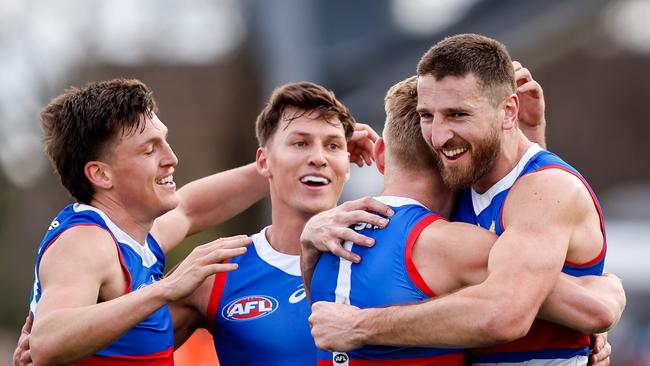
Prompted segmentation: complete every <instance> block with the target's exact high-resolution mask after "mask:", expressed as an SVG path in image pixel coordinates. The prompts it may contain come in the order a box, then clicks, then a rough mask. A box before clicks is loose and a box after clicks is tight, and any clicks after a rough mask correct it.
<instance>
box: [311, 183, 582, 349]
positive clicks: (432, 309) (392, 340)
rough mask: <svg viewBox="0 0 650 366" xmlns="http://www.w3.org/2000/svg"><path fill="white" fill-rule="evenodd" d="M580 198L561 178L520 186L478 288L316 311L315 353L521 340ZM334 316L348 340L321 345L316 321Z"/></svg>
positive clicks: (547, 288) (553, 276)
mask: <svg viewBox="0 0 650 366" xmlns="http://www.w3.org/2000/svg"><path fill="white" fill-rule="evenodd" d="M581 190H584V186H581V183H580V182H577V183H576V182H574V181H573V180H571V179H570V178H568V174H566V173H563V172H559V171H551V170H549V171H543V172H539V173H535V174H530V175H528V176H526V177H524V178H521V179H520V181H519V182H518V184H517V185H516V186H515V187H513V188H512V189H511V191H510V194H509V197H508V200H507V202H506V207H505V211H504V221H505V226H506V231H505V232H504V233H503V235H501V236H500V237H499V239H497V241H496V242H495V244H494V246H493V247H492V250H491V251H490V255H489V260H488V276H487V278H486V280H485V281H484V282H482V283H480V284H479V285H475V286H470V287H466V288H464V289H461V290H459V291H457V292H455V293H453V294H451V295H448V296H444V297H441V298H438V299H435V300H433V301H428V302H425V303H421V304H416V305H410V306H402V307H388V308H383V309H364V310H360V311H353V310H352V309H346V310H342V308H340V307H339V308H336V309H334V308H329V309H324V308H327V307H329V306H328V305H327V304H323V303H316V304H314V306H313V308H312V310H313V313H312V318H311V319H310V321H311V322H312V326H313V328H312V334H314V335H315V338H316V342H317V345H318V346H319V347H322V348H324V349H339V350H346V349H353V348H358V347H360V346H362V345H364V344H383V345H413V346H433V347H458V346H462V347H478V346H484V345H489V344H494V343H499V342H507V341H510V340H513V339H516V338H519V337H522V336H523V335H525V334H526V333H527V332H528V330H529V328H530V325H531V324H532V321H533V319H534V318H535V316H536V314H537V312H538V310H539V308H540V306H541V304H542V302H543V301H544V299H545V298H546V297H547V295H548V294H549V293H550V292H551V290H552V288H553V287H554V285H555V283H556V282H557V279H558V277H559V274H560V269H561V267H562V263H563V262H564V259H565V257H566V253H567V248H568V243H569V239H570V236H571V234H572V230H573V228H574V226H575V223H576V218H575V217H574V211H573V209H574V207H575V201H576V199H577V196H579V192H582V191H581ZM514 211H516V215H515V214H514ZM549 228H553V229H552V230H549ZM320 310H331V313H330V314H328V313H327V311H324V312H322V313H319V312H320ZM335 313H336V314H338V316H339V317H343V318H345V320H346V321H349V324H350V325H349V326H348V328H351V329H347V334H349V336H348V337H342V336H341V334H340V333H339V334H336V335H335V337H332V336H330V337H327V336H326V334H330V335H331V334H334V332H333V331H332V329H324V328H320V327H318V323H319V322H320V319H322V318H323V317H327V316H333V315H334V314H335ZM346 313H347V314H346ZM349 313H353V314H351V315H350V314H349ZM347 315H350V316H347Z"/></svg>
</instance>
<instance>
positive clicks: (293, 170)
mask: <svg viewBox="0 0 650 366" xmlns="http://www.w3.org/2000/svg"><path fill="white" fill-rule="evenodd" d="M257 164H258V170H259V171H260V173H262V174H263V175H264V176H266V177H267V178H268V179H269V182H270V186H271V200H272V202H273V206H274V210H276V209H281V207H286V208H289V209H292V210H296V211H298V212H299V213H301V214H306V215H308V216H311V215H314V214H316V213H318V212H321V211H324V210H327V209H330V208H332V207H334V206H335V205H336V203H337V201H338V199H339V196H340V195H341V191H342V189H343V184H345V182H346V181H347V179H348V176H349V171H350V163H349V157H348V152H347V143H346V139H345V131H344V129H343V126H342V124H341V122H340V121H339V120H338V118H336V117H330V118H328V119H324V118H321V116H320V115H319V114H318V112H314V111H311V112H304V111H302V110H299V109H296V108H293V107H291V108H287V109H285V110H284V113H283V114H282V117H281V120H280V123H279V125H278V128H277V130H276V131H275V133H274V134H273V136H272V138H271V140H270V141H268V143H267V144H266V146H264V147H260V148H259V149H258V151H257Z"/></svg>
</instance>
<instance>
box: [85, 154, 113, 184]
mask: <svg viewBox="0 0 650 366" xmlns="http://www.w3.org/2000/svg"><path fill="white" fill-rule="evenodd" d="M84 174H85V175H86V179H88V181H89V182H90V184H92V185H93V186H96V187H98V188H101V189H111V188H113V180H112V172H111V168H110V166H109V165H108V164H106V163H103V162H101V161H95V160H93V161H89V162H87V163H86V165H85V166H84Z"/></svg>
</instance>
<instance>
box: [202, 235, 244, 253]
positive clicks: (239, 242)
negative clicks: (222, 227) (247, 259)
mask: <svg viewBox="0 0 650 366" xmlns="http://www.w3.org/2000/svg"><path fill="white" fill-rule="evenodd" d="M252 242H253V239H251V237H249V236H247V235H237V236H231V237H227V238H219V239H217V240H214V241H211V242H209V243H207V244H204V245H205V246H208V248H209V250H213V249H214V248H222V249H233V248H240V247H244V246H246V245H248V244H250V243H252Z"/></svg>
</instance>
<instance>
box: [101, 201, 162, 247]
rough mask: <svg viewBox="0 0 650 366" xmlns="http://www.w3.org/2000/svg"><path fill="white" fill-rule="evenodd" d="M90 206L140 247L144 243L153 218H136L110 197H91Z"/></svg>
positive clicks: (133, 213)
mask: <svg viewBox="0 0 650 366" xmlns="http://www.w3.org/2000/svg"><path fill="white" fill-rule="evenodd" d="M90 205H91V206H93V207H95V208H98V209H100V210H101V211H102V212H104V213H105V214H106V216H108V218H110V219H111V221H113V223H114V224H115V225H117V227H119V228H120V229H121V230H122V231H124V232H125V233H127V234H128V235H129V236H130V237H131V238H133V239H134V240H135V241H137V242H138V243H140V244H141V245H144V244H145V243H146V241H147V235H148V234H149V232H150V231H151V227H152V226H153V221H154V219H155V218H151V219H143V218H140V217H137V216H136V215H135V212H134V211H133V210H129V209H127V208H126V207H125V206H124V205H122V204H121V203H120V202H118V201H116V200H113V199H111V198H110V197H102V196H100V197H93V199H92V200H91V201H90Z"/></svg>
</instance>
